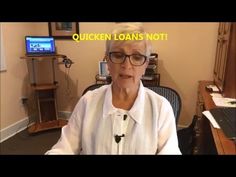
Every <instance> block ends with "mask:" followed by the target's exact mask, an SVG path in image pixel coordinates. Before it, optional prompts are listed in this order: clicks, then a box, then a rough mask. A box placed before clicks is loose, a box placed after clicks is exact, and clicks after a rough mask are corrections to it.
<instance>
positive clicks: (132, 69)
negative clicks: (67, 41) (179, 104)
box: [46, 23, 181, 154]
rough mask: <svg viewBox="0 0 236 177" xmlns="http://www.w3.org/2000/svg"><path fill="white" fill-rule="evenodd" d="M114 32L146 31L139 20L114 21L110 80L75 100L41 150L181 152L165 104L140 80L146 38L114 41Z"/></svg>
mask: <svg viewBox="0 0 236 177" xmlns="http://www.w3.org/2000/svg"><path fill="white" fill-rule="evenodd" d="M119 34H123V36H124V35H126V34H145V33H144V30H143V28H142V26H141V24H137V23H119V24H117V28H115V30H113V32H112V35H113V40H108V41H107V43H106V54H105V59H106V60H107V62H108V69H109V72H110V74H111V77H112V83H111V84H110V85H105V86H102V87H100V88H98V89H96V90H93V91H89V92H87V93H86V94H85V95H84V96H83V97H82V98H81V99H80V100H79V102H78V104H77V105H76V107H75V109H74V111H73V113H72V116H71V118H70V120H69V123H68V125H66V126H65V127H63V128H62V134H61V138H60V140H59V141H58V142H57V143H56V144H55V145H54V146H53V147H52V149H51V150H49V151H47V152H46V154H181V153H180V150H179V148H178V140H177V134H176V125H175V118H174V114H173V110H172V107H171V105H170V103H169V102H168V101H167V100H166V99H165V98H164V97H162V96H160V95H158V94H156V93H154V92H153V91H151V90H149V89H147V88H145V87H144V86H143V84H142V82H141V81H140V79H141V77H142V75H143V74H144V73H145V69H146V68H147V65H148V62H149V57H150V54H151V44H150V43H149V41H147V40H145V38H142V40H115V37H117V35H119ZM115 35H116V36H115Z"/></svg>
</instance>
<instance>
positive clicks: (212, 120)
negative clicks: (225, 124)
mask: <svg viewBox="0 0 236 177" xmlns="http://www.w3.org/2000/svg"><path fill="white" fill-rule="evenodd" d="M202 114H204V115H205V116H206V117H207V118H208V120H209V121H210V122H211V124H212V125H213V127H214V128H218V129H220V126H219V124H218V123H217V122H216V121H215V119H214V117H213V116H212V114H211V113H210V111H203V112H202Z"/></svg>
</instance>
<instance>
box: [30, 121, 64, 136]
mask: <svg viewBox="0 0 236 177" xmlns="http://www.w3.org/2000/svg"><path fill="white" fill-rule="evenodd" d="M67 122H68V121H67V120H62V119H58V120H53V121H48V122H41V123H35V124H33V125H31V126H30V127H29V128H28V132H29V133H30V134H32V133H38V132H41V131H46V130H51V129H56V128H61V127H63V126H64V125H66V124H67Z"/></svg>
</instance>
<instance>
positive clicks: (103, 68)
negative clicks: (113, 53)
mask: <svg viewBox="0 0 236 177" xmlns="http://www.w3.org/2000/svg"><path fill="white" fill-rule="evenodd" d="M99 75H100V76H109V71H108V68H107V62H106V61H99Z"/></svg>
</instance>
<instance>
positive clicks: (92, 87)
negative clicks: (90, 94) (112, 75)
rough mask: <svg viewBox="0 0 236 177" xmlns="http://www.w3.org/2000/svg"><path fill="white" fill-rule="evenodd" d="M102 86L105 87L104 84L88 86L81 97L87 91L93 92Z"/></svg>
mask: <svg viewBox="0 0 236 177" xmlns="http://www.w3.org/2000/svg"><path fill="white" fill-rule="evenodd" d="M103 85H105V84H93V85H90V86H88V87H87V88H86V89H85V90H84V91H83V93H82V95H84V94H85V93H86V92H87V91H89V90H94V89H96V88H99V87H101V86H103Z"/></svg>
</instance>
